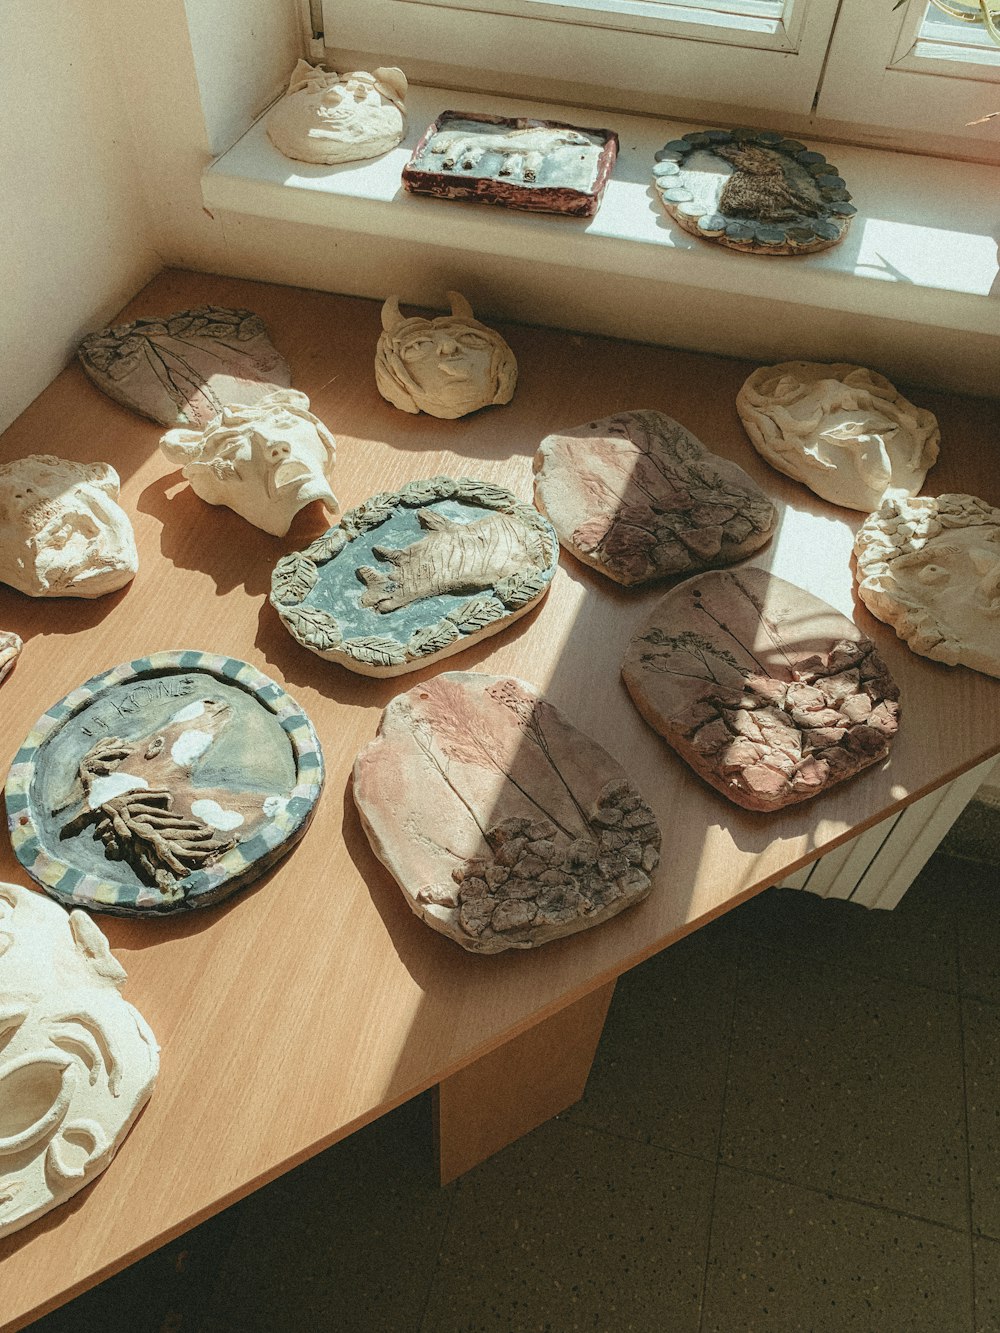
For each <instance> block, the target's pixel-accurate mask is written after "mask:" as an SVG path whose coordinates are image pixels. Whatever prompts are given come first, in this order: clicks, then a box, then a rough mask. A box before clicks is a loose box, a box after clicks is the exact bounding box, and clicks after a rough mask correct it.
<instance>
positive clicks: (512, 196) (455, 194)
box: [403, 111, 618, 217]
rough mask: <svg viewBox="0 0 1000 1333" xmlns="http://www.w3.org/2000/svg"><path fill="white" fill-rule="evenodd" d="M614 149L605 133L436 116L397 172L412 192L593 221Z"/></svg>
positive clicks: (454, 114) (516, 120) (456, 114)
mask: <svg viewBox="0 0 1000 1333" xmlns="http://www.w3.org/2000/svg"><path fill="white" fill-rule="evenodd" d="M617 151H618V136H617V135H616V134H615V133H614V132H613V131H612V130H603V129H600V130H595V129H584V128H581V127H580V126H577V125H563V124H560V123H559V122H557V121H552V120H532V119H529V118H526V117H511V116H491V115H486V114H481V113H467V112H463V111H442V112H441V114H440V115H439V116H438V118H437V119H436V120H435V121H434V122H433V123H432V124H431V125H430V126H429V127H428V128H427V130H426V131H425V132H424V135H423V137H422V138H421V140H420V142H419V143H418V144H417V146H416V148H415V149H414V150H413V155H412V157H411V158H410V160H409V162H408V163H407V164H406V166H405V167H404V168H403V184H404V185H405V186H406V188H407V189H408V190H410V191H411V192H412V193H415V194H432V195H436V196H437V197H438V198H441V199H465V200H471V201H475V202H477V203H484V204H499V205H501V206H502V207H505V208H518V209H528V210H531V211H535V212H545V213H561V214H565V215H567V216H571V217H592V216H593V214H594V213H596V212H597V208H598V205H599V204H600V201H601V195H602V194H603V192H604V187H605V185H606V184H607V181H608V178H609V177H610V175H611V169H612V167H613V166H614V163H615V157H616V155H617Z"/></svg>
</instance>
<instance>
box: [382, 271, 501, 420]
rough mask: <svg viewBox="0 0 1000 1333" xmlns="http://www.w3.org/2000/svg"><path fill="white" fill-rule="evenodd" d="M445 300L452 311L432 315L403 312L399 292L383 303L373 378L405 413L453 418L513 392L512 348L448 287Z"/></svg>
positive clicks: (498, 400)
mask: <svg viewBox="0 0 1000 1333" xmlns="http://www.w3.org/2000/svg"><path fill="white" fill-rule="evenodd" d="M448 300H449V302H450V304H451V314H450V315H439V316H438V317H437V318H436V319H423V318H421V317H419V316H416V315H414V316H411V317H409V318H408V317H407V316H405V315H403V314H401V313H400V309H399V298H398V297H397V296H390V297H389V299H388V300H387V301H386V303H385V305H384V306H383V307H382V333H381V334H380V335H379V340H378V345H377V347H376V349H375V383H376V385H377V386H378V391H379V393H380V394H381V395H382V397H383V398H385V399H386V400H387V401H388V402H390V403H392V405H393V406H394V407H398V408H400V409H401V410H402V411H403V412H426V413H427V414H428V415H429V416H432V417H440V418H442V419H443V420H454V419H455V418H456V417H464V416H467V415H468V414H469V413H470V412H478V411H479V409H480V408H481V407H489V406H491V405H492V404H495V403H500V404H502V403H509V402H510V400H511V399H512V398H513V397H514V388H515V386H516V385H517V362H516V361H515V360H514V353H513V352H512V351H511V350H510V348H509V347H508V346H507V344H506V343H505V342H504V340H503V338H501V337H500V335H499V333H497V332H495V331H494V330H493V329H489V328H487V327H486V325H485V324H481V323H480V322H479V320H478V319H476V318H474V316H473V313H472V306H471V305H470V304H469V303H468V301H467V300H466V299H465V297H464V296H462V295H461V294H460V293H459V292H449V293H448Z"/></svg>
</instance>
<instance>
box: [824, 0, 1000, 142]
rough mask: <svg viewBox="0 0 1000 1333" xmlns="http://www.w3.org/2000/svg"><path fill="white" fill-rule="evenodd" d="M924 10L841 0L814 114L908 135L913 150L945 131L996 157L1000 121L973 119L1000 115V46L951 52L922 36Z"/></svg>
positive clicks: (913, 3)
mask: <svg viewBox="0 0 1000 1333" xmlns="http://www.w3.org/2000/svg"><path fill="white" fill-rule="evenodd" d="M926 8H927V0H909V4H908V5H907V6H906V7H905V8H900V9H898V10H896V9H894V8H893V6H892V4H891V3H890V0H879V3H878V4H876V3H875V0H843V5H842V8H841V11H840V17H839V19H838V21H837V26H836V29H835V32H834V34H833V39H832V41H831V43H830V54H829V59H828V61H827V67H826V72H825V75H824V79H823V86H822V88H821V90H820V95H819V98H818V101H817V106H816V111H817V115H818V116H820V117H821V118H828V119H830V120H836V121H845V122H848V123H852V124H863V125H872V124H875V125H878V126H880V127H884V128H887V129H892V130H906V131H908V132H909V135H910V136H911V137H912V139H913V143H914V146H915V147H916V146H919V144H920V140H921V137H922V136H923V135H933V134H947V135H948V136H949V137H951V138H952V139H957V140H959V141H960V142H965V143H967V144H968V145H969V148H970V150H971V151H975V148H976V146H977V145H979V144H982V145H983V146H988V147H989V148H990V149H992V153H991V154H990V155H991V156H995V154H996V141H997V128H996V121H993V122H987V123H979V124H976V123H974V122H976V121H980V120H981V118H982V117H984V116H987V115H989V113H990V112H992V111H1000V48H998V47H995V46H993V44H992V43H990V44H989V45H988V46H981V45H980V44H979V43H966V44H964V47H961V49H962V50H963V54H962V55H958V54H957V51H958V49H959V48H960V46H961V44H957V45H956V51H955V53H953V54H951V55H949V54H947V53H946V52H945V50H943V49H942V46H943V44H942V43H938V42H935V41H934V40H933V39H928V38H923V37H921V36H920V30H921V28H922V27H923V22H924V16H925V12H926ZM921 47H924V48H926V49H925V50H923V51H922V50H921V49H920V48H921ZM976 49H979V50H981V51H982V53H983V59H982V60H976V59H975V58H974V54H973V53H974V51H975V50H976Z"/></svg>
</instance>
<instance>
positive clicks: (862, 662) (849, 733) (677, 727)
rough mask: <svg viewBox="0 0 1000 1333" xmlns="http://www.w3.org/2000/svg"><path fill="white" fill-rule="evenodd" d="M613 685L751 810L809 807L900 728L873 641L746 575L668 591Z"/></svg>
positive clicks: (830, 613)
mask: <svg viewBox="0 0 1000 1333" xmlns="http://www.w3.org/2000/svg"><path fill="white" fill-rule="evenodd" d="M622 675H623V677H624V680H625V684H626V685H627V687H628V690H629V693H630V694H631V695H632V698H633V701H634V702H635V704H636V707H637V708H638V709H639V711H640V713H642V715H643V717H644V718H645V719H646V721H647V722H648V723H649V724H650V726H652V727H654V728H655V729H656V730H657V731H658V732H659V733H660V735H661V736H663V737H664V739H665V740H666V741H667V742H668V743H669V744H670V745H672V746H673V748H674V749H675V750H676V751H677V753H678V754H679V755H680V756H681V758H682V759H684V760H685V761H686V762H687V763H688V764H690V765H691V767H692V768H693V769H694V771H695V772H696V773H697V774H698V775H699V777H701V778H703V779H704V780H705V781H706V782H709V783H711V785H712V786H713V787H715V788H716V789H717V790H718V791H720V792H722V794H723V795H724V796H727V797H728V798H729V799H730V800H731V801H734V802H735V803H736V804H737V805H741V806H743V807H744V808H745V809H747V810H778V809H781V808H782V807H783V806H787V805H793V804H795V803H797V802H799V801H805V800H808V799H809V798H810V797H813V796H817V795H819V794H820V793H821V792H823V791H825V790H826V789H827V788H828V787H831V786H833V785H834V783H837V782H842V781H843V780H844V779H845V778H849V777H853V776H854V774H855V773H857V772H859V771H860V770H861V769H863V768H867V767H868V766H869V765H871V764H876V763H879V762H881V760H883V759H885V757H886V756H887V755H888V752H889V746H890V744H891V742H892V739H893V737H894V736H895V734H896V729H897V727H898V723H899V702H898V700H899V690H898V689H897V687H896V684H895V682H894V681H893V679H892V677H891V676H890V674H889V671H888V668H887V667H886V665H885V663H884V662H883V661H882V659H881V657H879V655H878V653H877V652H876V650H875V645H874V644H873V643H872V641H871V639H869V638H868V637H867V635H865V634H862V633H861V631H860V630H859V629H858V628H857V626H856V625H854V624H852V622H851V621H850V620H848V619H847V617H846V616H843V615H841V614H840V612H839V611H835V610H834V609H833V607H831V606H828V605H827V604H826V603H825V602H822V601H820V600H819V598H818V597H814V596H813V595H812V594H811V593H808V592H806V591H805V590H804V589H803V588H799V587H796V586H795V585H794V584H791V583H786V582H785V580H784V579H779V578H776V577H775V576H774V575H773V574H768V573H766V572H765V571H764V570H762V569H756V568H752V567H751V568H747V569H742V570H739V571H736V570H733V571H729V570H727V571H715V572H710V573H707V574H698V575H696V576H695V577H694V578H691V579H688V580H687V582H685V583H682V584H681V585H680V586H679V587H677V588H674V589H672V590H671V591H670V592H668V593H667V595H666V596H665V597H663V598H662V599H661V600H660V601H659V602H658V603H657V604H656V606H655V607H654V608H653V610H652V612H651V613H650V615H649V616H648V617H647V619H646V620H645V622H644V623H643V624H642V625H641V627H640V628H639V629H638V630H637V631H636V633H635V635H634V636H633V638H632V641H631V643H630V644H629V647H628V652H627V654H626V657H625V663H624V666H623V668H622Z"/></svg>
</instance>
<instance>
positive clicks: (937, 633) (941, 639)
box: [854, 494, 1000, 676]
mask: <svg viewBox="0 0 1000 1333" xmlns="http://www.w3.org/2000/svg"><path fill="white" fill-rule="evenodd" d="M854 554H855V559H856V562H857V571H856V572H857V579H858V595H859V596H860V598H861V600H862V601H863V602H864V604H865V606H867V608H868V610H869V611H870V612H871V613H872V615H873V616H877V617H878V618H879V620H884V621H885V622H886V624H888V625H891V626H892V627H893V629H894V630H895V631H896V633H897V634H898V635H899V637H900V638H901V639H903V640H905V642H906V643H907V644H908V645H909V647H910V648H912V649H913V651H914V652H915V653H919V654H920V655H921V656H922V657H930V658H932V659H933V660H934V661H935V662H946V663H947V664H948V665H949V666H967V667H972V669H973V670H974V671H982V672H984V673H985V674H986V675H987V676H1000V509H995V508H994V507H993V506H992V505H989V504H987V503H986V501H985V500H980V499H979V498H978V496H975V495H955V494H949V495H939V496H937V497H936V498H931V497H930V496H926V495H920V496H917V497H916V498H913V499H911V498H909V497H906V496H892V497H890V498H889V499H886V500H885V501H883V503H882V505H881V507H880V508H879V510H878V511H877V512H876V513H874V514H871V515H870V516H869V517H868V518H867V519H866V520H865V521H864V523H863V524H862V525H861V528H860V530H859V531H858V534H857V537H856V539H855V542H854Z"/></svg>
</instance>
